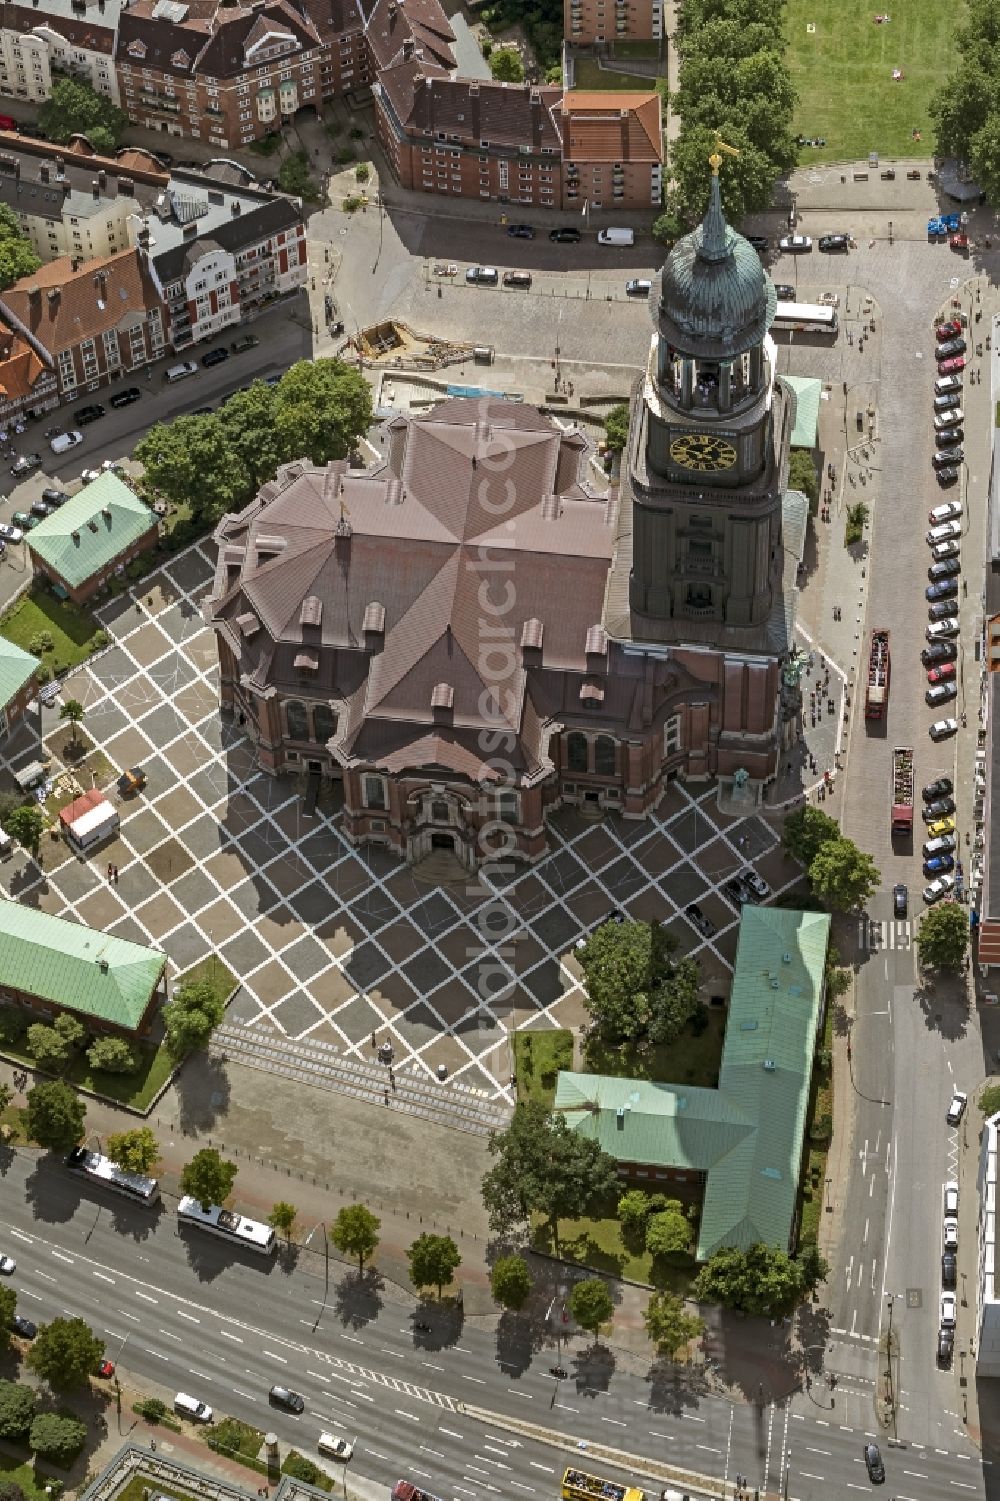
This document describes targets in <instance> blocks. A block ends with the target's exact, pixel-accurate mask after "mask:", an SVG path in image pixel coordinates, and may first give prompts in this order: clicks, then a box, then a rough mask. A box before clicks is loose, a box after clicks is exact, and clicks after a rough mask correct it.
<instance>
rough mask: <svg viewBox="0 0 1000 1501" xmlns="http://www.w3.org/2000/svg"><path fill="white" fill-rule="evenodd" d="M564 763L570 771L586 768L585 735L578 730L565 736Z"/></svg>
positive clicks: (584, 769)
mask: <svg viewBox="0 0 1000 1501" xmlns="http://www.w3.org/2000/svg"><path fill="white" fill-rule="evenodd" d="M566 765H567V768H568V769H569V770H570V771H586V770H587V737H586V735H581V734H580V732H579V730H574V731H573V733H572V734H571V735H567V736H566Z"/></svg>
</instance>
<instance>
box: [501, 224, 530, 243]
mask: <svg viewBox="0 0 1000 1501" xmlns="http://www.w3.org/2000/svg"><path fill="white" fill-rule="evenodd" d="M507 236H508V238H509V239H511V240H533V239H534V238H535V231H534V229H533V228H532V226H531V225H530V224H508V225H507Z"/></svg>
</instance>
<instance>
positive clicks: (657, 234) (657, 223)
mask: <svg viewBox="0 0 1000 1501" xmlns="http://www.w3.org/2000/svg"><path fill="white" fill-rule="evenodd" d="M686 228H687V226H686V225H685V224H683V223H682V222H681V220H680V219H678V217H677V215H676V214H671V213H667V214H661V215H660V216H659V218H658V219H654V220H653V230H652V234H653V239H654V240H655V241H656V243H657V245H662V246H663V247H664V249H666V250H672V249H673V247H674V245H675V244H676V243H677V241H678V240H679V239H680V238H681V235H682V234H683V233H684V231H685V229H686Z"/></svg>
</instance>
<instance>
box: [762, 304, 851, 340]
mask: <svg viewBox="0 0 1000 1501" xmlns="http://www.w3.org/2000/svg"><path fill="white" fill-rule="evenodd" d="M839 326H840V324H839V320H838V318H837V309H836V308H835V307H826V306H824V305H823V304H822V303H819V302H779V303H778V306H777V308H776V309H775V313H774V322H773V323H772V324H771V329H772V331H773V332H774V333H776V334H780V333H796V334H826V335H828V336H829V337H830V338H833V337H834V336H835V335H836V332H837V329H838V327H839Z"/></svg>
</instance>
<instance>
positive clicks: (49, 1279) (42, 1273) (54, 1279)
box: [35, 1272, 59, 1282]
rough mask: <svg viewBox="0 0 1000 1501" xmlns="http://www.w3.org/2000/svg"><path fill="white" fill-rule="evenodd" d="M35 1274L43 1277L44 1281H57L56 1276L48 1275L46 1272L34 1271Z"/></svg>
mask: <svg viewBox="0 0 1000 1501" xmlns="http://www.w3.org/2000/svg"><path fill="white" fill-rule="evenodd" d="M35 1276H36V1277H44V1279H45V1281H46V1282H57V1281H58V1280H59V1279H58V1278H57V1277H50V1276H49V1274H48V1272H36V1273H35Z"/></svg>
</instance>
